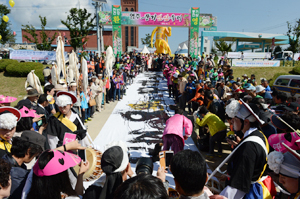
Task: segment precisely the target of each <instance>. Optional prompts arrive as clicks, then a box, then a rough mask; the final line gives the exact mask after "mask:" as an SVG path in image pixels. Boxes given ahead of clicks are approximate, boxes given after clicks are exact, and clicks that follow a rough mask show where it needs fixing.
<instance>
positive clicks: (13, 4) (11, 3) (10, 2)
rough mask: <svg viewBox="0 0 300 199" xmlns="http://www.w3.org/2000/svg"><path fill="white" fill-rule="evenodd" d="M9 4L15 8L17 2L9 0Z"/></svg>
mask: <svg viewBox="0 0 300 199" xmlns="http://www.w3.org/2000/svg"><path fill="white" fill-rule="evenodd" d="M9 5H10V6H11V7H12V8H13V7H14V6H15V2H14V1H13V0H9Z"/></svg>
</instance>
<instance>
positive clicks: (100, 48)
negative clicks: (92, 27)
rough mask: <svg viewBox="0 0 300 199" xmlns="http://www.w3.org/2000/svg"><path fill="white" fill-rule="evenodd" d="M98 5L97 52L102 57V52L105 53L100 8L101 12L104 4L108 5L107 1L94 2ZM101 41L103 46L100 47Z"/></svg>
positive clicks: (95, 0) (96, 6)
mask: <svg viewBox="0 0 300 199" xmlns="http://www.w3.org/2000/svg"><path fill="white" fill-rule="evenodd" d="M92 1H94V2H95V3H96V5H95V8H96V20H97V22H96V26H97V51H98V53H99V56H101V52H103V51H104V43H103V34H102V26H101V27H100V29H99V11H98V9H99V6H100V11H101V7H102V4H103V3H107V0H92ZM100 40H101V46H100Z"/></svg>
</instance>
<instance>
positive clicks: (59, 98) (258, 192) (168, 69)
mask: <svg viewBox="0 0 300 199" xmlns="http://www.w3.org/2000/svg"><path fill="white" fill-rule="evenodd" d="M90 61H94V63H95V64H94V67H93V68H91V69H89V72H88V76H89V81H88V87H87V90H84V88H83V87H84V83H83V81H84V80H83V76H82V75H81V76H80V78H79V81H78V82H75V81H68V80H58V82H57V84H55V86H54V84H53V82H52V79H51V75H50V74H51V72H50V73H49V70H50V68H48V69H47V68H46V69H45V71H44V74H45V79H46V80H47V81H46V84H45V86H44V94H40V93H38V91H37V89H36V88H33V87H32V86H29V87H28V88H27V89H26V91H27V96H26V98H25V99H23V100H20V101H19V102H18V103H17V105H16V107H11V103H12V102H14V101H16V99H17V98H14V97H10V96H0V139H1V142H0V156H1V157H2V158H0V175H1V180H0V198H5V197H9V198H11V199H13V198H16V199H19V198H22V199H26V198H28V199H31V198H43V199H48V198H49V199H60V198H70V199H71V198H89V199H92V198H101V199H112V198H115V199H119V198H122V199H123V198H125V199H127V198H128V199H131V198H132V199H135V198H169V196H170V192H169V191H170V189H169V185H168V181H167V180H166V171H165V170H164V169H163V168H159V169H158V171H157V176H156V177H154V176H152V175H146V174H140V173H139V174H137V175H136V174H134V173H133V171H132V168H131V164H130V163H129V156H128V148H127V146H126V144H125V143H124V142H121V141H120V142H112V143H111V144H109V145H107V146H106V149H105V151H104V152H103V154H102V158H101V169H102V171H103V172H104V174H105V175H104V177H103V176H102V177H101V178H100V179H99V180H102V181H101V183H94V184H93V185H91V186H90V187H89V188H88V189H86V190H85V189H84V187H83V178H84V177H83V176H84V174H85V173H86V172H87V171H88V169H89V167H90V163H89V162H88V161H82V160H81V158H80V157H79V156H77V155H75V154H76V153H75V154H74V153H73V152H75V151H76V150H81V149H84V148H86V147H90V146H91V143H92V141H91V138H90V136H89V134H88V132H87V128H86V125H84V124H85V123H86V122H88V121H89V120H91V118H92V117H93V114H95V112H97V111H98V112H101V111H102V110H103V108H104V105H105V104H108V103H110V102H113V101H115V100H121V99H122V97H123V96H124V95H126V89H127V86H129V85H130V84H131V83H132V82H133V81H134V78H135V77H136V76H137V75H139V74H140V73H143V72H144V71H148V70H154V71H162V72H163V75H164V78H165V80H166V82H167V87H168V91H167V92H168V94H169V97H170V98H172V99H173V100H174V102H175V103H176V106H175V110H176V111H175V115H174V116H172V117H171V118H169V119H168V120H167V122H166V127H165V130H164V133H163V137H162V144H161V145H158V148H159V150H158V151H160V150H169V149H172V150H173V151H174V156H173V158H172V159H171V162H170V165H167V166H168V167H169V171H170V172H171V173H172V174H173V176H174V181H175V186H176V187H175V189H176V192H177V194H178V197H180V198H181V199H185V198H195V199H200V198H201V199H202V198H203V199H204V198H209V197H210V198H216V197H221V198H225V197H226V198H230V199H231V198H270V197H274V196H275V195H276V194H277V193H276V190H275V189H274V184H272V182H273V180H275V181H276V179H273V180H272V179H271V177H270V176H266V175H267V174H271V173H273V174H274V173H275V174H278V176H279V183H280V184H281V185H282V186H283V187H284V188H285V189H286V190H287V191H288V192H289V193H290V194H291V198H299V195H300V181H299V179H300V175H299V173H300V172H299V171H300V164H299V163H300V160H299V156H300V155H299V154H298V153H297V152H295V151H288V152H287V150H286V149H285V147H284V146H283V145H282V144H281V142H284V143H286V144H287V145H288V146H289V147H290V148H292V149H294V150H299V149H300V148H299V147H300V145H299V144H298V142H297V141H298V140H300V138H299V135H298V134H299V132H298V133H297V132H296V130H298V129H300V105H299V103H297V102H296V100H297V99H294V98H289V97H288V96H287V95H286V94H285V93H284V92H280V91H278V90H274V89H273V90H271V88H270V86H269V85H268V81H267V80H266V79H261V80H259V81H258V80H256V78H255V75H254V74H252V75H251V76H250V78H248V76H247V74H244V75H243V77H242V78H240V77H237V78H236V80H235V78H234V71H233V69H232V68H231V66H230V65H229V64H228V62H227V60H226V59H224V58H223V57H222V58H221V59H220V61H219V62H217V60H214V58H213V57H212V56H202V57H199V58H191V57H184V56H181V55H175V57H169V56H168V55H154V54H148V55H141V54H139V53H130V54H127V53H125V54H123V55H122V56H121V57H119V56H117V57H116V59H115V62H114V63H113V70H112V72H111V74H109V73H107V68H106V66H105V61H107V60H106V59H105V57H102V58H99V57H98V55H96V56H91V57H90ZM185 110H187V111H186V112H187V114H186V113H185ZM184 115H186V116H184ZM189 116H190V119H189V118H188V117H189ZM68 132H69V133H73V134H75V135H76V140H74V141H71V142H66V139H65V138H66V137H67V134H66V133H68ZM193 133H195V134H196V136H197V141H198V143H197V145H198V146H199V149H200V150H201V151H207V152H208V153H207V155H206V158H207V159H212V158H214V157H215V156H217V157H223V156H224V154H223V147H224V144H222V142H223V141H227V142H228V144H229V145H230V146H231V148H232V153H231V154H230V158H229V159H228V167H227V174H226V177H225V174H224V179H225V178H226V186H225V188H224V189H223V190H220V191H221V193H220V195H213V194H212V193H211V192H210V190H209V189H208V188H207V187H206V186H205V184H206V183H207V180H208V174H207V167H206V161H205V158H204V157H203V156H202V155H201V154H200V153H199V152H197V151H191V150H184V142H185V140H186V139H188V137H190V136H191V135H192V134H193ZM215 143H217V153H215V150H214V146H215ZM162 146H163V148H161V147H162ZM271 151H273V152H271ZM270 152H271V153H270ZM35 158H37V160H36V162H35V163H34V166H33V167H32V169H30V170H28V169H27V166H26V164H27V163H30V162H31V161H32V160H33V159H35ZM268 164H269V166H268ZM76 165H79V166H80V167H79V171H78V172H77V173H76V172H74V170H73V169H72V168H73V167H74V166H76ZM272 171H274V172H272ZM128 178H129V179H128ZM277 182H278V181H277ZM269 185H270V186H269ZM41 190H42V191H41Z"/></svg>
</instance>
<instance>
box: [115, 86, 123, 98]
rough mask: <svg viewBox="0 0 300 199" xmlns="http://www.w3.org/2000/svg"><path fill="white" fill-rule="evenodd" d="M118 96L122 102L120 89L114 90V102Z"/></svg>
mask: <svg viewBox="0 0 300 199" xmlns="http://www.w3.org/2000/svg"><path fill="white" fill-rule="evenodd" d="M116 94H118V100H120V99H121V98H120V89H117V88H116V89H115V90H114V100H116Z"/></svg>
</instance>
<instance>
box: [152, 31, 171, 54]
mask: <svg viewBox="0 0 300 199" xmlns="http://www.w3.org/2000/svg"><path fill="white" fill-rule="evenodd" d="M171 30H172V28H171V27H168V28H167V27H156V28H155V29H154V30H153V31H152V34H151V48H153V37H154V34H155V33H156V39H155V44H154V45H155V48H156V53H157V54H169V55H171V49H170V46H169V44H168V37H170V36H171V35H172V32H171Z"/></svg>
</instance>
